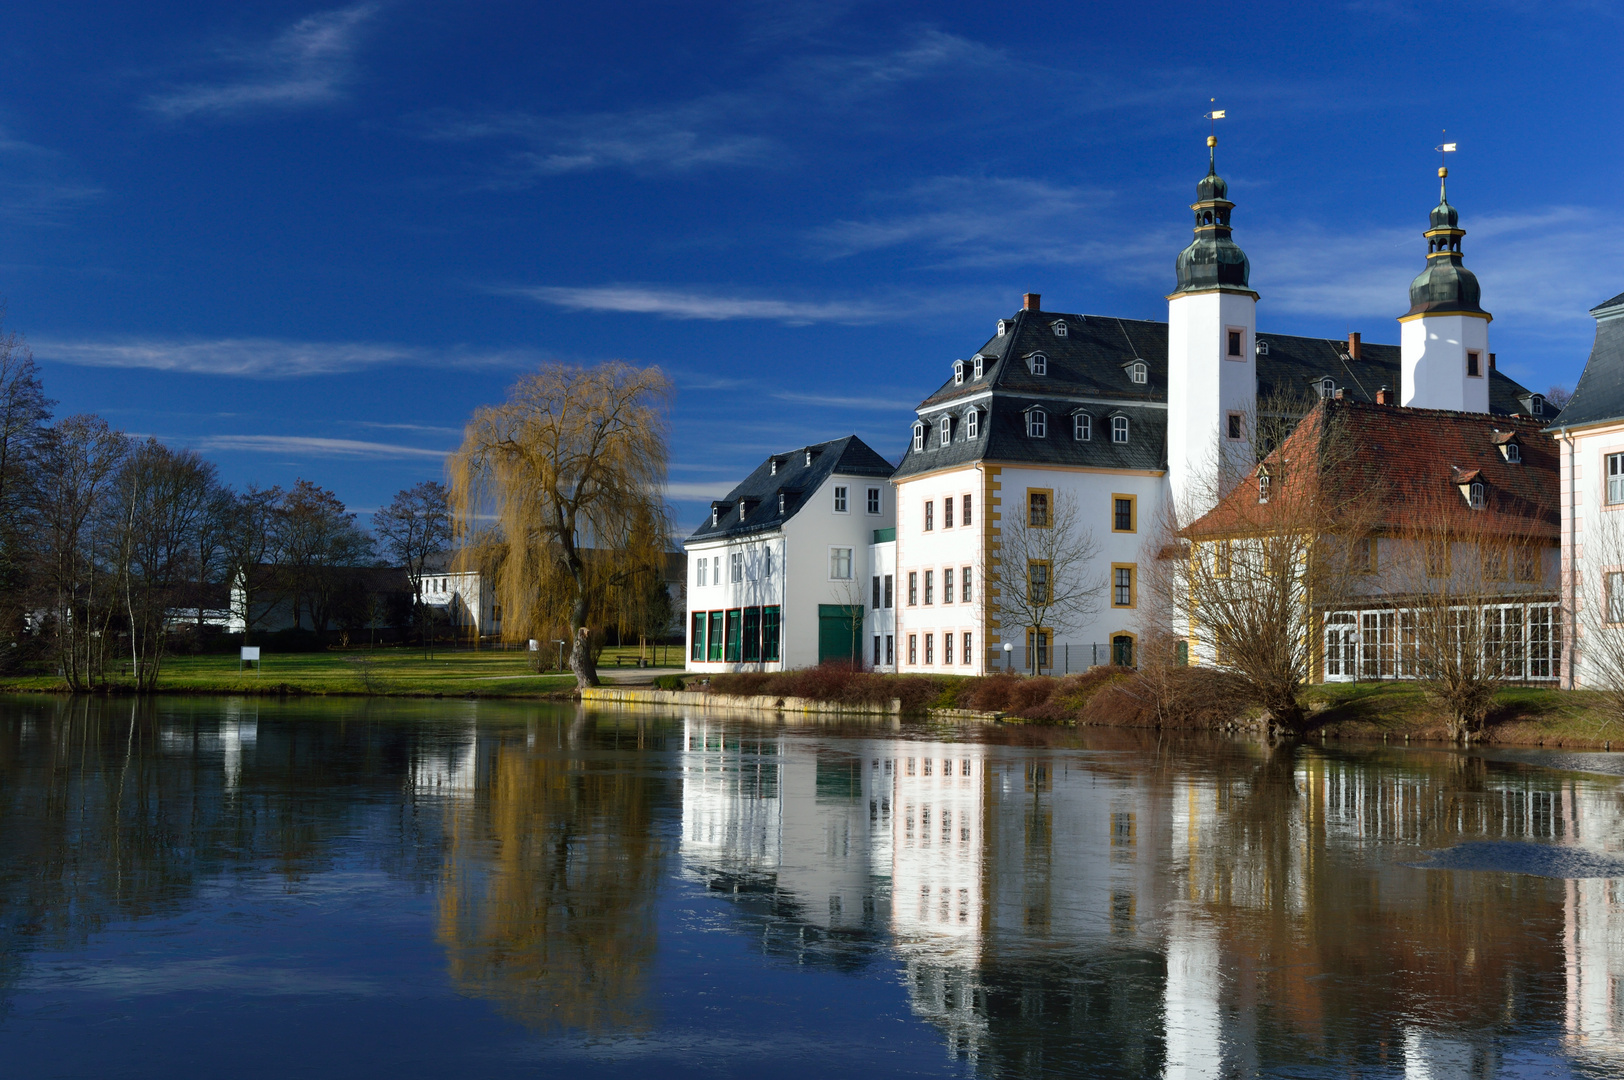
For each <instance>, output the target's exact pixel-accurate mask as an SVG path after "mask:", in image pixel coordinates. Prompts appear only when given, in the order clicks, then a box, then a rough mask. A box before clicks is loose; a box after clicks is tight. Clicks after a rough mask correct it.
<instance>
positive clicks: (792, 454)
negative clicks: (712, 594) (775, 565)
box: [688, 435, 893, 540]
mask: <svg viewBox="0 0 1624 1080" xmlns="http://www.w3.org/2000/svg"><path fill="white" fill-rule="evenodd" d="M807 451H811V452H812V463H811V464H810V465H808V464H807V463H806V455H807ZM775 461H776V462H778V472H777V474H776V475H774V473H773V462H775ZM892 470H893V466H892V465H891V463H890V462H889V461H886V460H885V459H884V458H882V457H881V456H880V455H879V454H876V453H875V452H874V451H873V450H871V449H870V448H869V446H868V444H867V443H865V442H863V440H862V439H859V438H858V437H857V436H855V435H848V436H846V437H845V438H844V439H835V440H834V441H832V442H824V443H814V444H813V445H811V446H803V447H800V448H798V449H795V450H790V451H788V452H786V453H782V454H774V455H772V456H771V457H769V458H767V459H766V460H765V461H763V462H762V463H761V464H760V465H757V466H756V468H755V471H754V472H752V473H751V474H750V475H749V476H747V477H745V478H744V480H743V481H742V482H740V483H739V485H738V486H737V487H735V488H734V489H733V490H732V491H730V492H728V493H727V498H725V499H718V500H716V501H715V502H713V503H711V506H712V507H713V508H716V509H721V510H723V513H722V514H721V515H720V519H719V520H718V522H717V524H715V525H712V524H711V519H710V517H709V516H706V518H705V521H704V523H703V524H701V525H700V526H699V528H697V529H695V530H694V531H693V533H692V534H691V535H690V536H689V537H688V539H689V540H715V539H718V538H721V537H725V536H744V535H748V534H751V533H758V532H767V531H770V530H772V529H776V528H778V527H780V526H781V525H783V524H784V522H786V521H788V520H789V519H790V518H792V517H794V516H795V514H796V512H797V511H798V510H800V509H801V507H802V506H803V505H805V500H806V499H807V498H808V497H809V496H811V495H812V493H813V492H815V491H817V490H818V488H819V487H820V486H822V484H823V482H824V481H825V480H827V479H828V478H829V477H831V476H837V475H838V476H860V477H874V478H875V479H877V480H884V479H886V478H888V477H889V476H890V475H891V473H892ZM780 492H782V493H783V494H784V496H785V499H784V512H783V513H782V514H780V513H779V512H778V496H779V493H780ZM861 497H862V495H861V493H859V492H852V498H853V499H854V500H856V499H859V498H861ZM741 509H744V510H745V513H743V514H742V515H741V513H740V510H741Z"/></svg>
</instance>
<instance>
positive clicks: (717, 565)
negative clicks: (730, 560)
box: [711, 555, 722, 585]
mask: <svg viewBox="0 0 1624 1080" xmlns="http://www.w3.org/2000/svg"><path fill="white" fill-rule="evenodd" d="M721 583H722V557H721V556H720V555H718V556H716V558H714V559H712V560H711V584H712V585H720V584H721Z"/></svg>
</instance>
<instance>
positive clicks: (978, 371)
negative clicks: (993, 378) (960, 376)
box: [974, 356, 984, 379]
mask: <svg viewBox="0 0 1624 1080" xmlns="http://www.w3.org/2000/svg"><path fill="white" fill-rule="evenodd" d="M983 362H984V358H983V357H980V356H978V357H976V359H975V365H976V368H975V371H976V373H975V376H974V377H975V378H977V379H979V378H981V371H982V368H981V365H982V363H983Z"/></svg>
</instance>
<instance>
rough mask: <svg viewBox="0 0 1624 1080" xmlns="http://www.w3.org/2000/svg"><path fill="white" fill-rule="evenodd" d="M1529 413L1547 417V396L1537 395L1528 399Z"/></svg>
mask: <svg viewBox="0 0 1624 1080" xmlns="http://www.w3.org/2000/svg"><path fill="white" fill-rule="evenodd" d="M1528 411H1529V412H1531V413H1533V414H1534V415H1535V416H1544V415H1545V395H1544V394H1535V395H1533V396H1532V397H1530V398H1529V399H1528Z"/></svg>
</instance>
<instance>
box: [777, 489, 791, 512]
mask: <svg viewBox="0 0 1624 1080" xmlns="http://www.w3.org/2000/svg"><path fill="white" fill-rule="evenodd" d="M788 505H789V496H788V495H787V494H785V493H784V492H782V491H780V492H779V493H778V516H779V517H783V516H784V507H786V506H788Z"/></svg>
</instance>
